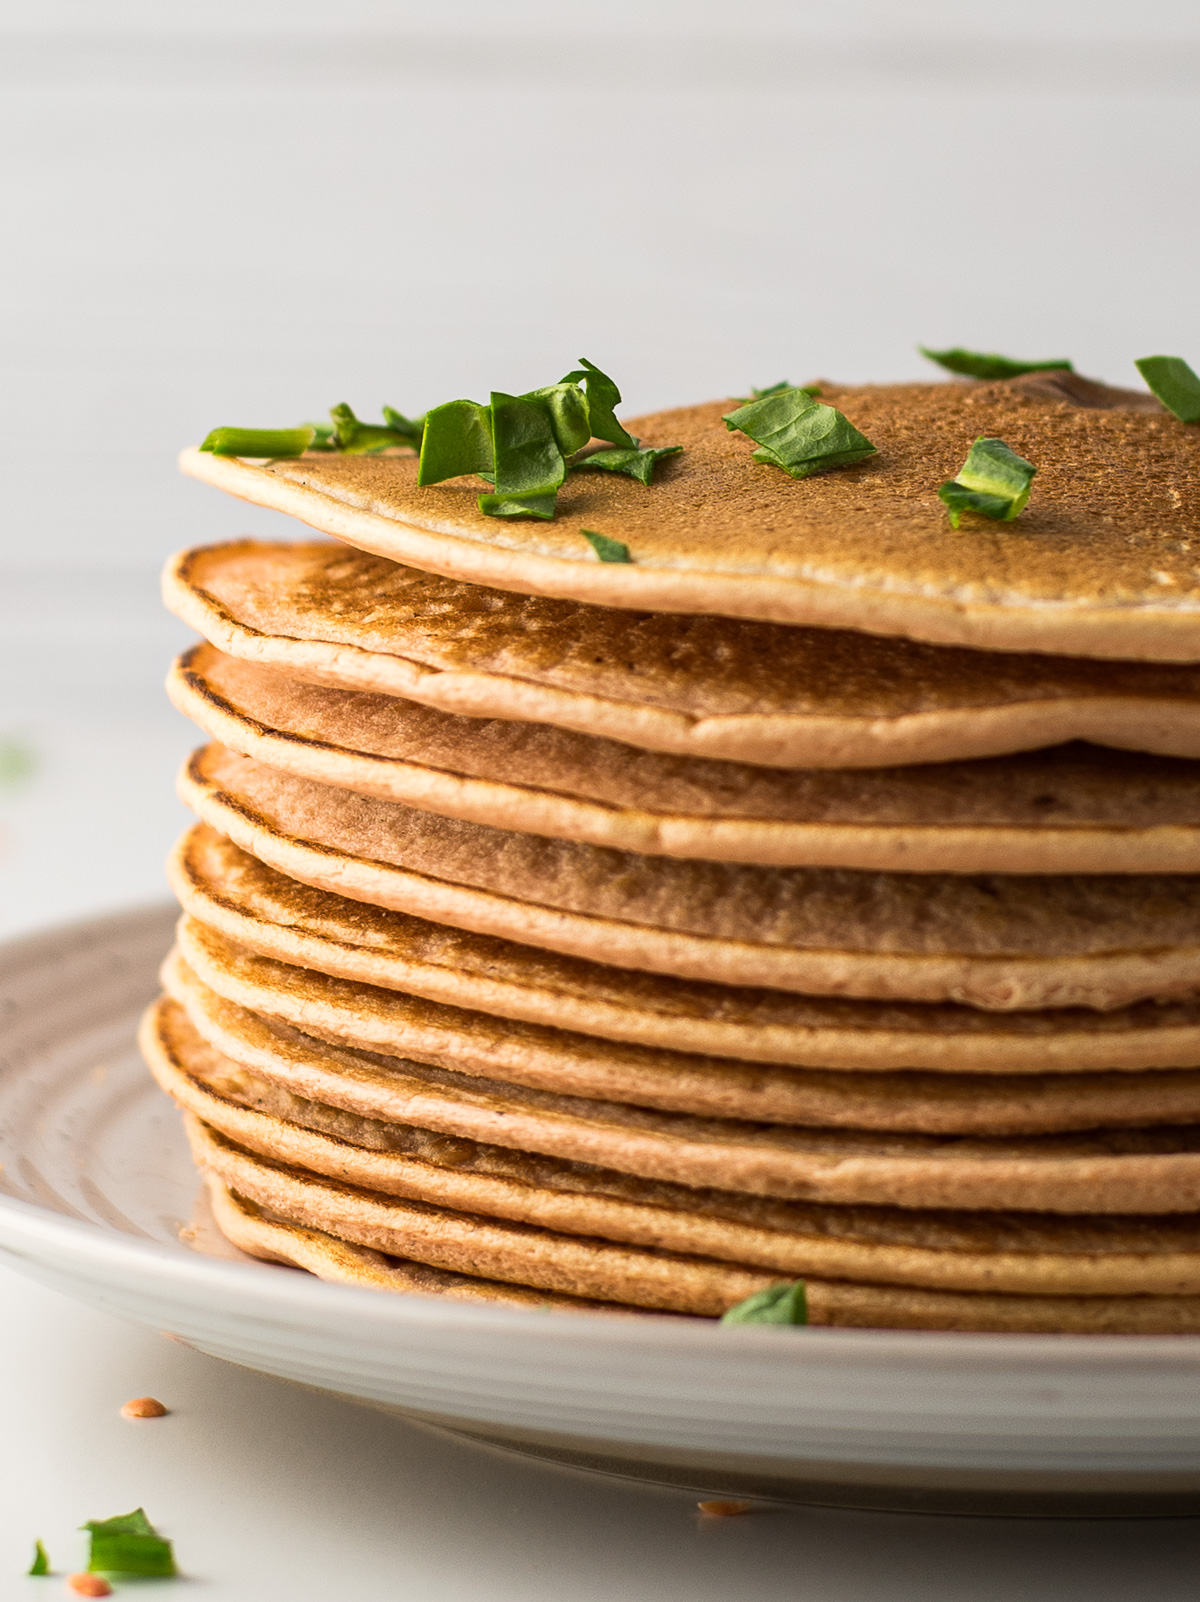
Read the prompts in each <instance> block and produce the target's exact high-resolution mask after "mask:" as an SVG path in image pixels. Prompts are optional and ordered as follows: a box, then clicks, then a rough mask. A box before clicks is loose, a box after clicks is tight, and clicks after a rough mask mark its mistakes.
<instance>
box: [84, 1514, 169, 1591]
mask: <svg viewBox="0 0 1200 1602" xmlns="http://www.w3.org/2000/svg"><path fill="white" fill-rule="evenodd" d="M82 1528H83V1529H85V1530H87V1531H88V1533H89V1534H90V1535H91V1538H92V1548H91V1555H90V1556H89V1558H88V1570H89V1572H91V1573H96V1572H101V1573H105V1574H142V1575H147V1576H153V1577H155V1578H166V1577H167V1576H170V1575H173V1574H176V1573H178V1570H177V1569H176V1567H175V1555H174V1553H173V1552H172V1550H171V1543H170V1541H164V1540H163V1538H162V1536H161V1535H159V1533H158V1531H157V1530H156V1529H155V1528H154V1526H153V1524H151V1522H150V1520H149V1519H148V1518H147V1517H146V1515H145V1512H144V1511H143V1509H141V1508H140V1507H139V1508H135V1509H134V1511H133V1512H132V1513H123V1514H121V1515H120V1516H119V1517H118V1518H115V1519H100V1520H97V1519H92V1520H90V1521H89V1522H88V1523H87V1524H85V1525H83V1526H82Z"/></svg>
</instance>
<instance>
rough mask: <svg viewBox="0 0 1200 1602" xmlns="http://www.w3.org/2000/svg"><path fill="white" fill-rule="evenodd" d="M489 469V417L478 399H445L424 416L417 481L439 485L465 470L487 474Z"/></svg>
mask: <svg viewBox="0 0 1200 1602" xmlns="http://www.w3.org/2000/svg"><path fill="white" fill-rule="evenodd" d="M492 468H493V454H492V419H491V413H490V412H489V410H488V408H487V407H486V406H481V405H480V404H479V402H478V401H472V400H454V401H447V402H446V404H445V405H444V406H435V407H434V408H433V410H432V411H431V412H430V413H429V414H428V415H427V416H426V418H425V431H424V434H423V435H422V438H421V462H420V466H419V467H418V468H417V483H418V484H440V483H441V482H442V481H443V479H447V478H461V477H462V476H463V475H464V474H465V473H490V472H491V471H492Z"/></svg>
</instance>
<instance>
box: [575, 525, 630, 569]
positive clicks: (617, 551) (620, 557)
mask: <svg viewBox="0 0 1200 1602" xmlns="http://www.w3.org/2000/svg"><path fill="white" fill-rule="evenodd" d="M579 532H580V533H581V534H582V535H583V537H584V539H585V540H586V541H587V542H588V544H589V545H590V546H591V547H592V549H593V551H595V553H596V555H597V556H598V557H599V558H600V560H601V561H602V562H632V561H633V557H632V556H630V554H629V547H628V545H622V543H621V541H620V540H614V539H610V538H609V537H608V535H607V534H597V533H596V531H595V529H594V528H581V529H580V530H579Z"/></svg>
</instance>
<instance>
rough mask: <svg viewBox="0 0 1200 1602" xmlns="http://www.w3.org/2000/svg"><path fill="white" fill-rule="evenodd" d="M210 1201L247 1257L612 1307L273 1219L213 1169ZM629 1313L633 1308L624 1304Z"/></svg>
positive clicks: (486, 1297)
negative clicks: (447, 1268)
mask: <svg viewBox="0 0 1200 1602" xmlns="http://www.w3.org/2000/svg"><path fill="white" fill-rule="evenodd" d="M206 1179H207V1184H208V1196H209V1206H210V1207H211V1208H212V1214H213V1217H214V1219H215V1220H216V1222H217V1226H218V1227H219V1229H220V1231H221V1233H222V1234H223V1235H224V1236H225V1238H226V1239H227V1240H230V1241H232V1242H233V1244H234V1245H235V1246H237V1247H240V1248H241V1250H242V1251H244V1252H246V1253H248V1254H249V1256H251V1257H258V1258H261V1259H262V1260H263V1261H265V1262H268V1263H288V1264H290V1265H291V1266H292V1267H294V1268H303V1269H307V1270H308V1272H309V1273H310V1274H314V1275H316V1276H317V1278H319V1279H326V1280H330V1281H332V1282H333V1283H334V1284H340V1285H357V1286H360V1287H362V1288H364V1289H369V1290H384V1291H394V1292H399V1293H402V1294H405V1295H414V1296H445V1297H447V1298H448V1299H449V1300H450V1301H455V1302H487V1303H489V1304H490V1305H491V1306H493V1307H522V1308H527V1309H530V1310H534V1311H539V1312H540V1311H549V1312H575V1313H589V1312H606V1313H612V1312H617V1311H619V1310H620V1309H618V1308H616V1307H614V1306H613V1305H612V1304H610V1303H607V1302H590V1301H587V1300H586V1299H585V1298H583V1297H580V1296H560V1295H559V1294H558V1293H557V1292H555V1291H534V1290H526V1289H525V1288H524V1286H521V1285H506V1284H503V1283H502V1282H501V1281H499V1280H494V1279H475V1278H472V1277H471V1276H470V1275H467V1274H451V1273H447V1272H446V1271H445V1270H444V1269H440V1268H429V1267H427V1266H426V1265H425V1264H424V1263H413V1262H405V1261H404V1260H403V1259H400V1258H395V1257H387V1256H385V1255H384V1254H383V1253H382V1252H376V1251H372V1250H371V1248H370V1247H369V1246H354V1245H351V1243H350V1242H349V1241H344V1240H337V1239H336V1238H335V1237H334V1236H333V1235H326V1234H323V1233H322V1232H321V1231H320V1230H316V1229H304V1228H302V1227H301V1226H300V1225H297V1224H285V1223H282V1222H281V1221H280V1220H279V1219H277V1218H273V1217H272V1216H271V1215H270V1214H269V1213H268V1212H267V1211H266V1209H265V1208H262V1207H259V1206H257V1205H256V1204H255V1203H254V1202H252V1201H248V1200H247V1199H246V1198H245V1197H244V1196H237V1195H235V1194H234V1193H233V1191H231V1190H230V1189H229V1187H228V1186H227V1185H224V1184H222V1182H221V1181H220V1180H219V1179H218V1178H217V1176H216V1175H215V1174H208V1175H206ZM627 1311H629V1312H633V1311H634V1309H632V1308H629V1309H627Z"/></svg>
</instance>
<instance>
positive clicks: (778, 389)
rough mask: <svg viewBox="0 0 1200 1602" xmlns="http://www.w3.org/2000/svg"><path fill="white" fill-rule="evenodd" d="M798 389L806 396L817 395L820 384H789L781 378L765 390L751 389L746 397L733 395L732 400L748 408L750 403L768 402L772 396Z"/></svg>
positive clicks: (819, 391) (819, 390)
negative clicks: (757, 401)
mask: <svg viewBox="0 0 1200 1602" xmlns="http://www.w3.org/2000/svg"><path fill="white" fill-rule="evenodd" d="M789 389H800V390H803V392H804V394H806V395H819V394H820V393H821V386H820V384H789V383H788V381H787V379H786V378H781V379H780V381H779V382H778V384H768V385H767V387H766V389H752V390H751V391H750V393H749V394H748V395H735V396H734V400H736V401H739V402H740V403H741V404H742V405H743V406H749V404H750V402H751V401H756V400H769V399H770V397H771V396H772V395H782V394H783V393H784V391H785V390H789Z"/></svg>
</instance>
